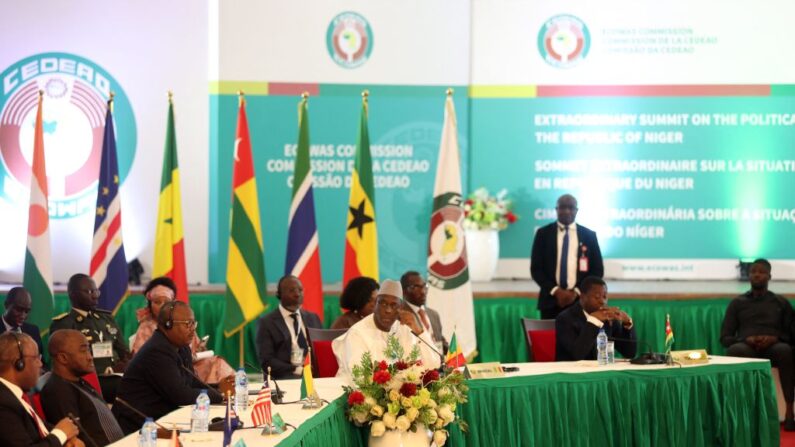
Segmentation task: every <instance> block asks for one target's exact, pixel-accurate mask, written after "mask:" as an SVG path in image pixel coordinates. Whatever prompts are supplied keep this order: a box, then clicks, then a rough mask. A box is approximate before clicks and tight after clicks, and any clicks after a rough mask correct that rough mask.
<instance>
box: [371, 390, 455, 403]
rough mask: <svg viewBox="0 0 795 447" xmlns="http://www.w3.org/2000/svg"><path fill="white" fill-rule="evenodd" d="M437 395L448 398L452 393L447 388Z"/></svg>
mask: <svg viewBox="0 0 795 447" xmlns="http://www.w3.org/2000/svg"><path fill="white" fill-rule="evenodd" d="M436 394H437V395H438V396H439V397H444V396H447V395H448V394H450V391H449V390H448V389H447V388H440V389H439V391H438V392H437V393H436ZM365 402H367V399H365Z"/></svg>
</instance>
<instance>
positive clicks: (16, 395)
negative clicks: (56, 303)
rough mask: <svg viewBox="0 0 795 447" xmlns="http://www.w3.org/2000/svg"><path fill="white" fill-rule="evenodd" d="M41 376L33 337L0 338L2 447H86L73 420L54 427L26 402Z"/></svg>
mask: <svg viewBox="0 0 795 447" xmlns="http://www.w3.org/2000/svg"><path fill="white" fill-rule="evenodd" d="M40 372H41V355H40V354H39V351H38V348H37V347H36V343H34V342H33V339H32V338H30V336H28V335H26V334H17V333H15V332H6V333H4V334H2V335H0V421H3V428H2V429H0V445H3V446H36V447H60V446H62V445H63V446H67V447H72V446H75V447H85V444H83V441H81V440H80V439H78V438H77V435H78V433H79V431H78V429H77V427H76V426H75V424H74V423H73V422H72V421H71V420H70V419H66V418H64V419H61V420H60V421H58V423H57V424H56V425H55V427H52V426H51V425H49V424H47V423H46V422H45V421H44V420H42V419H41V418H40V417H38V416H37V415H36V413H35V411H34V410H33V408H32V407H31V406H30V404H29V403H28V402H27V401H26V399H25V397H27V396H25V394H24V393H26V392H28V391H29V390H30V389H31V388H33V387H34V386H35V385H36V381H37V380H38V379H39V373H40ZM23 396H24V397H23Z"/></svg>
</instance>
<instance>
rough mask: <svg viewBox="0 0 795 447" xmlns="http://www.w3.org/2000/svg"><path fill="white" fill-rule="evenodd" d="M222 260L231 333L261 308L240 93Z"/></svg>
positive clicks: (258, 235) (259, 248)
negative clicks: (225, 253) (225, 252)
mask: <svg viewBox="0 0 795 447" xmlns="http://www.w3.org/2000/svg"><path fill="white" fill-rule="evenodd" d="M230 222H231V223H230V229H229V254H228V258H227V264H226V308H225V313H226V317H225V318H224V335H225V336H227V337H230V336H232V335H233V334H235V333H236V332H237V331H239V330H240V329H242V328H243V326H245V325H246V324H247V323H248V322H249V321H252V320H254V319H255V318H257V316H259V314H261V313H262V312H263V311H264V310H265V290H266V288H265V284H266V283H265V258H264V250H263V244H262V229H261V226H260V217H259V201H258V200H257V180H256V177H255V175H254V159H253V154H252V152H251V139H250V138H249V133H248V121H247V119H246V100H245V99H244V98H243V94H242V93H241V94H240V105H239V107H238V114H237V132H236V136H235V149H234V173H233V175H232V211H231V218H230Z"/></svg>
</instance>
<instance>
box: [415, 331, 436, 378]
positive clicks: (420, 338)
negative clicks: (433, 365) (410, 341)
mask: <svg viewBox="0 0 795 447" xmlns="http://www.w3.org/2000/svg"><path fill="white" fill-rule="evenodd" d="M409 332H411V335H413V336H415V337H417V339H418V340H419V341H421V342H423V343H424V344H425V346H427V347H429V348H431V351H433V352H435V353H436V354H438V355H439V372H440V373H442V372H444V354H442V353H441V352H439V350H438V349H436V346H433V345H432V344H430V343H428V342H427V341H425V339H423V338H422V337H420V336H419V335H417V334H415V333H414V331H411V330H410V331H409Z"/></svg>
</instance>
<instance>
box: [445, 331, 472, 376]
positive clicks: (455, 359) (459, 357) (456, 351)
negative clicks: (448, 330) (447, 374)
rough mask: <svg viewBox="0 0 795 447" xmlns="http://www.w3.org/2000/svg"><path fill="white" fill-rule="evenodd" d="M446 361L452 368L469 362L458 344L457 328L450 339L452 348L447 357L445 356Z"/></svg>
mask: <svg viewBox="0 0 795 447" xmlns="http://www.w3.org/2000/svg"><path fill="white" fill-rule="evenodd" d="M444 363H445V365H447V366H449V367H451V368H458V367H459V366H464V365H466V364H467V359H466V358H465V357H464V353H463V352H462V351H461V346H458V340H456V338H455V330H453V337H452V338H451V339H450V348H449V349H448V350H447V357H445V359H444Z"/></svg>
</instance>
